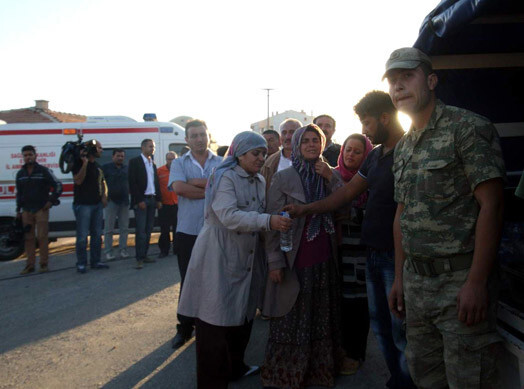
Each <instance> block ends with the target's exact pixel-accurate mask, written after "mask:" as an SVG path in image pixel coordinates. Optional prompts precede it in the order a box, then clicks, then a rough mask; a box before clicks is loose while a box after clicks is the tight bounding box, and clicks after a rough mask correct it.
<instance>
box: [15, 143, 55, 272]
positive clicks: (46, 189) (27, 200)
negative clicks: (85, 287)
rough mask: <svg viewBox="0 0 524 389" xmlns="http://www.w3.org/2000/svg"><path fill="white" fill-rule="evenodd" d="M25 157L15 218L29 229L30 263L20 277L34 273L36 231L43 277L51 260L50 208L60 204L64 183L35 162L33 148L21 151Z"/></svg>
mask: <svg viewBox="0 0 524 389" xmlns="http://www.w3.org/2000/svg"><path fill="white" fill-rule="evenodd" d="M22 157H23V158H24V166H22V168H21V169H20V170H19V171H18V173H17V174H16V213H17V214H16V217H17V218H21V219H22V223H23V225H24V227H26V226H30V227H29V228H28V231H27V232H26V233H25V235H24V237H25V252H26V254H27V262H26V266H25V268H24V270H22V272H21V273H20V274H28V273H31V272H33V271H35V261H36V254H35V251H36V248H35V228H36V231H37V237H38V247H39V248H40V273H45V272H47V271H48V267H47V262H48V259H49V250H48V240H47V232H48V224H49V208H51V207H52V206H53V205H57V204H58V197H60V195H61V194H62V183H61V182H60V181H58V180H57V179H56V178H55V176H54V175H53V173H52V172H51V171H50V170H49V169H48V168H46V167H45V166H42V165H40V164H38V163H37V162H36V150H35V148H34V147H33V146H30V145H28V146H24V147H22Z"/></svg>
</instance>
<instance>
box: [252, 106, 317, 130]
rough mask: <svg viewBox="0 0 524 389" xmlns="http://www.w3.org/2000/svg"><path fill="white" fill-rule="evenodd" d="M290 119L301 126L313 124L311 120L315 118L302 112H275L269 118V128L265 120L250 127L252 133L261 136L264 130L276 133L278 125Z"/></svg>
mask: <svg viewBox="0 0 524 389" xmlns="http://www.w3.org/2000/svg"><path fill="white" fill-rule="evenodd" d="M290 118H292V119H297V120H300V122H301V123H302V124H303V125H306V124H311V123H313V119H314V118H315V117H314V116H311V115H308V114H306V113H305V112H304V111H300V112H298V111H284V112H282V113H278V112H276V113H272V115H271V117H270V118H269V128H268V123H267V118H266V119H263V120H260V121H258V122H256V123H253V124H251V126H250V127H251V129H252V130H253V131H255V132H258V133H259V134H262V133H263V132H264V131H265V130H276V131H278V129H279V128H280V123H282V122H283V121H284V120H286V119H290Z"/></svg>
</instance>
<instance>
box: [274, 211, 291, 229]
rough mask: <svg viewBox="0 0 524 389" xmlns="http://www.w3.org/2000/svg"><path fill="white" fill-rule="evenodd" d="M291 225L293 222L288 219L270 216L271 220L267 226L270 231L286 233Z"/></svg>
mask: <svg viewBox="0 0 524 389" xmlns="http://www.w3.org/2000/svg"><path fill="white" fill-rule="evenodd" d="M292 223H293V221H292V220H291V219H290V218H288V217H284V216H280V215H271V220H270V223H269V224H270V227H271V229H272V230H275V231H280V232H286V231H287V230H289V229H290V228H291V224H292Z"/></svg>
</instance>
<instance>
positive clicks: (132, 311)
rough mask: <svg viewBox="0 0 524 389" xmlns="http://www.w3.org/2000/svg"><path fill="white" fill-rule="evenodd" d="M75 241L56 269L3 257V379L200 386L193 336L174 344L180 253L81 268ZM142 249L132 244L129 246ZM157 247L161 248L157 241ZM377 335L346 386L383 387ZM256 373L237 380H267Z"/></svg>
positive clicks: (252, 351)
mask: <svg viewBox="0 0 524 389" xmlns="http://www.w3.org/2000/svg"><path fill="white" fill-rule="evenodd" d="M73 244H74V240H73V239H60V240H59V241H58V242H56V243H53V244H52V256H51V259H50V269H51V271H50V272H49V273H47V274H35V273H33V274H31V275H28V276H19V275H18V273H19V272H20V271H21V270H22V268H23V267H24V265H25V260H24V259H23V258H21V259H18V260H15V261H11V262H0V313H1V320H0V323H1V325H0V388H53V389H55V388H108V389H113V388H114V389H116V388H155V389H163V388H177V389H178V388H181V389H185V388H188V389H189V388H196V373H195V345H194V342H193V340H192V341H190V342H189V343H188V344H187V345H186V346H184V347H183V348H182V349H180V350H178V351H177V352H175V353H174V352H173V350H172V349H171V346H170V340H171V338H172V337H173V336H174V334H175V323H176V305H177V301H178V300H177V298H178V289H179V281H180V276H179V274H178V267H177V265H176V257H175V256H169V257H167V258H164V259H160V260H157V262H156V263H153V264H146V266H145V267H144V269H142V270H136V269H134V260H133V259H128V260H116V261H112V262H110V263H109V265H110V266H111V268H110V269H109V270H96V271H94V270H91V271H88V272H87V273H86V274H83V275H81V274H78V273H77V272H76V271H75V267H74V265H75V261H76V258H75V255H74V246H73ZM130 251H131V252H132V251H134V250H133V249H131V250H130ZM150 252H151V253H153V254H156V253H158V248H157V246H156V245H153V246H152V247H151V251H150ZM267 332H268V323H267V322H265V321H263V320H260V319H256V320H255V323H254V327H253V332H252V336H251V341H250V344H249V346H248V349H247V353H246V362H247V363H249V364H260V363H261V362H262V361H263V357H264V349H265V344H266V339H267ZM387 377H388V373H387V369H386V366H385V364H384V361H383V359H382V356H381V355H380V352H379V351H378V348H377V344H376V341H375V339H374V337H373V335H372V334H370V336H369V342H368V356H367V360H366V362H365V363H364V364H363V366H362V367H361V369H360V370H359V371H358V373H357V374H356V375H354V376H350V377H340V378H339V379H338V381H337V386H336V387H337V388H346V387H348V388H349V387H351V388H366V389H372V388H384V387H385V382H386V380H387ZM260 387H261V384H260V380H259V378H258V377H257V376H255V377H249V378H246V379H243V380H241V381H239V382H236V383H233V384H231V385H230V388H233V389H241V388H260Z"/></svg>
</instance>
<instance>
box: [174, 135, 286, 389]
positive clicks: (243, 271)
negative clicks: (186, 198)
mask: <svg viewBox="0 0 524 389" xmlns="http://www.w3.org/2000/svg"><path fill="white" fill-rule="evenodd" d="M266 153H267V144H266V140H265V139H264V138H263V137H262V136H261V135H258V134H256V133H254V132H252V131H246V132H242V133H240V134H238V135H237V136H235V138H234V139H233V143H232V144H231V146H230V148H229V151H228V156H227V157H226V158H225V159H224V161H223V162H222V163H221V164H220V165H219V166H218V167H217V168H216V170H215V171H214V172H213V174H212V175H211V177H210V178H209V180H208V187H207V188H206V205H205V210H204V217H205V221H204V227H203V228H202V230H201V231H200V234H199V235H198V238H197V240H196V242H195V246H194V247H193V252H192V254H191V259H190V261H189V266H188V269H187V274H186V278H185V282H184V288H183V289H182V295H181V297H180V304H179V307H178V312H179V313H181V314H183V315H185V316H189V317H194V318H195V328H196V352H197V381H198V387H199V388H213V389H217V388H227V384H228V382H229V381H232V380H235V379H238V378H240V377H242V376H244V375H248V374H252V373H254V372H257V371H258V370H259V369H258V367H256V366H247V365H246V364H245V363H244V351H245V348H246V346H247V343H248V341H249V336H250V334H251V326H252V324H253V318H254V317H255V313H256V309H257V307H259V306H260V304H259V303H260V300H261V295H262V292H263V283H264V280H265V271H264V257H263V251H262V247H261V244H260V239H259V234H258V232H259V231H269V230H286V229H287V228H289V226H290V225H291V221H290V220H289V219H286V218H284V217H281V216H276V215H273V216H271V215H269V214H267V213H263V212H264V209H265V205H266V204H265V181H264V178H263V177H262V176H261V175H260V174H258V172H259V170H260V168H261V167H262V165H263V164H264V160H265V156H266Z"/></svg>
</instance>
